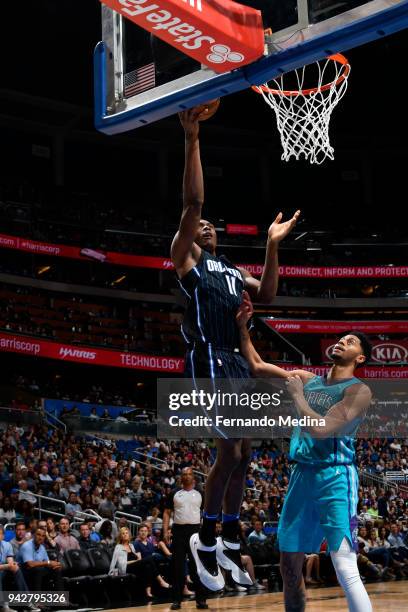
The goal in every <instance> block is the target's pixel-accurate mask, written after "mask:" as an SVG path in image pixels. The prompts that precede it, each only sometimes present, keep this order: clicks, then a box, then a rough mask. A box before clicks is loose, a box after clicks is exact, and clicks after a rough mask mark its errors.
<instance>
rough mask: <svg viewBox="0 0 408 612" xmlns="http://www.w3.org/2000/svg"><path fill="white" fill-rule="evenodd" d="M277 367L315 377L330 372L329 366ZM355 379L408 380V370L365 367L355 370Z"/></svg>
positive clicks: (280, 365) (404, 368)
mask: <svg viewBox="0 0 408 612" xmlns="http://www.w3.org/2000/svg"><path fill="white" fill-rule="evenodd" d="M279 367H281V368H283V369H284V370H288V371H290V370H307V371H308V372H313V373H314V374H317V376H323V375H324V374H327V372H328V371H329V370H330V366H303V365H290V366H289V365H282V364H279ZM356 374H357V378H384V379H385V378H388V379H393V380H397V379H400V380H401V379H404V378H407V379H408V368H407V367H401V368H397V367H380V366H367V367H361V368H358V370H356Z"/></svg>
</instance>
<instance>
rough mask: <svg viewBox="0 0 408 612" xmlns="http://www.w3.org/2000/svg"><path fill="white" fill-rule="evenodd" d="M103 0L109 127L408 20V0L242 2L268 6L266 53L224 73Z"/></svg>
mask: <svg viewBox="0 0 408 612" xmlns="http://www.w3.org/2000/svg"><path fill="white" fill-rule="evenodd" d="M103 1H104V0H101V2H102V4H101V8H102V41H101V42H99V43H98V45H97V46H96V49H95V54H94V85H95V125H96V128H97V129H98V130H100V131H102V132H104V133H106V134H116V133H120V132H125V131H128V130H132V129H135V128H137V127H141V126H143V125H146V124H148V123H152V122H154V121H157V120H159V119H162V118H164V117H167V116H169V115H172V114H175V113H177V112H179V111H180V110H184V109H186V108H190V107H192V106H195V105H196V104H202V103H204V102H207V101H208V100H212V99H214V98H219V97H222V96H225V95H228V94H232V93H234V92H237V91H240V90H242V89H246V88H249V87H250V86H251V85H259V84H260V83H264V82H266V81H268V80H270V79H272V78H274V77H276V76H279V75H280V74H283V73H285V72H288V71H290V70H293V69H294V68H299V67H300V66H303V65H306V64H309V63H311V62H313V61H316V60H319V59H322V58H324V57H326V56H328V55H333V54H335V53H338V52H341V51H346V50H347V49H350V48H353V47H356V46H359V45H362V44H364V43H367V42H369V41H371V40H374V39H378V38H382V37H384V36H387V35H390V34H392V33H394V32H397V31H399V30H402V29H404V28H407V27H408V0H371V1H369V2H367V1H364V0H285V2H282V0H246V1H245V2H242V3H241V4H244V5H246V6H249V7H252V8H255V9H258V10H260V11H261V14H262V19H263V26H264V28H265V45H264V54H263V56H261V57H260V58H259V59H258V60H256V61H254V62H253V63H251V64H248V65H246V66H243V67H241V68H238V69H234V70H231V71H229V72H224V73H223V74H219V73H217V72H215V71H214V70H213V69H211V68H209V67H208V66H207V65H203V64H200V63H199V62H197V61H195V60H194V59H191V58H190V57H188V56H187V55H185V54H184V53H181V52H180V51H179V50H178V49H176V48H174V47H172V46H170V45H169V44H167V43H166V42H163V41H162V40H160V39H158V38H157V37H155V36H152V35H151V34H150V33H149V32H148V31H146V30H144V29H142V28H141V27H139V26H137V25H135V24H134V23H133V22H131V21H130V20H129V19H127V18H124V17H123V15H121V14H119V13H118V12H116V11H113V10H112V9H111V8H110V7H108V6H106V5H104V4H103ZM106 1H108V0H106ZM148 1H149V0H119V3H120V4H121V5H126V4H136V3H138V4H144V3H146V2H148ZM154 1H155V2H156V4H155V5H152V6H153V8H154V7H156V8H159V7H160V0H154ZM166 1H167V3H168V2H173V3H174V4H175V5H176V4H177V3H180V2H181V1H182V2H185V3H188V4H189V5H190V6H194V7H195V8H196V9H197V10H199V11H200V12H204V11H205V10H206V2H207V3H209V4H211V5H212V9H214V5H215V6H217V7H219V10H220V12H222V1H221V0H166ZM224 13H225V12H224ZM221 47H222V45H218V48H221ZM224 49H227V47H226V46H224ZM221 55H222V53H221Z"/></svg>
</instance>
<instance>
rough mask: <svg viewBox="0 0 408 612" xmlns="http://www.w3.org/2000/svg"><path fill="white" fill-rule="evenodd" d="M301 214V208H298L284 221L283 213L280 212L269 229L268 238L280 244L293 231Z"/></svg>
mask: <svg viewBox="0 0 408 612" xmlns="http://www.w3.org/2000/svg"><path fill="white" fill-rule="evenodd" d="M299 216H300V210H297V211H296V212H295V214H294V215H293V217H292V218H291V219H289V221H283V222H282V217H283V214H282V213H281V212H280V213H279V214H278V216H277V217H276V219H275V221H274V222H273V223H272V225H271V226H270V228H269V230H268V239H269V240H271V241H272V242H276V243H277V244H278V243H279V242H280V241H281V240H283V239H284V238H286V236H287V235H288V234H289V232H291V231H292V229H293V228H294V227H295V225H296V222H297V220H298V219H299Z"/></svg>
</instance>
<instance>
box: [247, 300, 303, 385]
mask: <svg viewBox="0 0 408 612" xmlns="http://www.w3.org/2000/svg"><path fill="white" fill-rule="evenodd" d="M253 313H254V307H253V305H252V302H251V298H250V297H249V293H248V292H247V291H244V293H243V300H242V304H241V306H240V307H239V309H238V312H237V317H236V320H237V325H238V328H239V331H240V337H241V351H242V354H243V355H244V357H245V359H246V360H247V361H248V363H249V367H250V369H251V372H252V374H253V375H254V376H256V377H259V378H288V377H290V376H293V375H294V374H297V375H298V376H300V377H301V379H302V380H303V381H304V382H305V383H306V382H307V381H308V380H309V379H310V378H313V377H314V374H313V373H312V372H307V371H306V370H292V371H288V370H284V369H283V368H280V367H278V366H276V365H274V364H273V363H267V362H266V361H264V360H263V359H262V357H261V356H260V355H259V353H258V352H257V351H256V349H255V347H254V345H253V343H252V340H251V336H250V334H249V331H248V321H249V320H250V318H251V317H252V315H253Z"/></svg>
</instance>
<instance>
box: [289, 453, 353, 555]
mask: <svg viewBox="0 0 408 612" xmlns="http://www.w3.org/2000/svg"><path fill="white" fill-rule="evenodd" d="M357 500H358V474H357V470H356V468H355V466H354V465H333V466H326V467H322V466H316V465H309V464H305V463H296V465H295V467H294V469H293V470H292V473H291V476H290V481H289V487H288V492H287V494H286V497H285V501H284V504H283V509H282V514H281V517H280V520H279V526H278V541H279V549H280V550H281V551H283V552H305V553H312V552H319V550H320V546H321V543H322V541H323V539H326V540H327V543H328V550H330V551H334V552H335V551H337V550H338V549H339V547H340V544H341V543H342V541H343V538H344V537H346V538H347V539H348V540H349V542H350V544H351V546H352V547H353V548H354V550H356V551H357V549H358V548H357V527H358V521H357Z"/></svg>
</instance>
